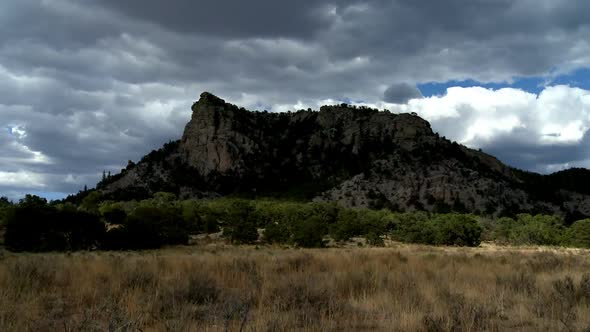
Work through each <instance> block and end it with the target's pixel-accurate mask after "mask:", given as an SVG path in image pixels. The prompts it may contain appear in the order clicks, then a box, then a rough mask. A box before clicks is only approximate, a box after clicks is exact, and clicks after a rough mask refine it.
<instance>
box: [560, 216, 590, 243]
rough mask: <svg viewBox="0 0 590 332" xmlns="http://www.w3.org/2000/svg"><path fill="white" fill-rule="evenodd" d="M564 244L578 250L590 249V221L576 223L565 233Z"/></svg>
mask: <svg viewBox="0 0 590 332" xmlns="http://www.w3.org/2000/svg"><path fill="white" fill-rule="evenodd" d="M563 243H564V244H565V245H568V246H572V247H578V248H590V219H584V220H578V221H576V222H574V223H573V224H572V225H571V226H570V227H569V229H568V230H567V231H566V232H565V236H564V240H563Z"/></svg>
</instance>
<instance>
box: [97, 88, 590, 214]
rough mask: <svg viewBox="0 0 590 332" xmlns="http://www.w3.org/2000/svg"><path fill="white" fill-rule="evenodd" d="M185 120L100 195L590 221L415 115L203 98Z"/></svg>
mask: <svg viewBox="0 0 590 332" xmlns="http://www.w3.org/2000/svg"><path fill="white" fill-rule="evenodd" d="M192 111H193V114H192V118H191V120H190V122H189V123H188V124H187V125H186V128H185V131H184V134H183V136H182V138H181V140H180V141H178V142H171V143H168V144H167V145H165V147H164V148H163V149H161V150H159V151H154V152H152V153H151V154H149V155H147V156H146V157H144V158H143V159H142V161H140V162H139V163H137V164H133V163H129V166H128V167H127V169H125V170H124V171H123V172H122V173H121V174H119V175H117V176H115V177H113V179H110V180H109V181H106V182H105V183H102V184H100V186H99V188H100V189H101V190H102V191H103V192H104V193H107V194H109V193H116V192H120V191H121V190H123V191H124V190H127V191H129V190H130V188H135V189H134V190H136V191H137V190H139V191H141V192H143V193H144V194H150V193H153V192H155V191H161V190H165V191H173V192H176V193H177V194H179V195H180V196H182V197H214V196H217V195H225V194H229V193H249V194H252V195H271V194H272V195H276V194H279V195H284V194H285V193H288V194H289V195H300V197H304V198H309V199H314V200H316V201H325V200H330V201H338V202H340V203H341V204H343V205H346V206H359V207H373V208H381V207H389V208H392V209H400V210H414V209H424V210H429V211H446V210H464V211H471V212H481V213H488V214H498V213H502V212H504V213H506V212H511V213H514V212H519V211H527V212H535V211H545V212H547V211H549V212H559V211H564V210H565V211H566V212H567V211H568V210H571V209H581V210H583V211H584V213H586V212H588V213H590V211H588V210H589V208H588V203H587V201H588V200H587V198H588V196H587V195H583V194H582V193H576V194H575V195H570V196H571V197H572V201H571V202H566V203H567V204H565V203H564V202H560V203H556V202H554V201H551V200H543V199H539V198H538V197H536V195H534V194H535V193H534V192H531V190H530V188H529V187H527V183H528V182H526V181H530V180H526V181H525V180H523V179H525V178H526V179H530V178H531V175H527V177H523V174H524V175H526V174H525V173H523V172H520V171H519V172H520V173H519V172H516V171H515V170H513V169H511V168H510V167H507V166H506V165H504V164H502V163H501V162H500V161H498V160H497V159H496V158H494V157H493V156H490V155H488V154H485V153H483V152H481V151H476V150H472V149H468V148H466V147H464V146H461V145H459V144H457V143H454V142H451V141H449V140H447V139H445V138H441V137H440V136H439V135H438V134H436V133H434V132H433V131H432V129H431V127H430V124H429V123H428V122H427V121H425V120H424V119H422V118H420V117H418V116H417V115H415V114H393V113H390V112H389V111H378V110H375V109H370V108H366V107H360V108H357V107H350V106H348V105H345V104H342V105H336V106H322V107H321V108H320V110H319V111H311V110H309V111H297V112H288V113H268V112H250V111H247V110H245V109H243V108H238V107H237V106H235V105H231V104H228V103H226V102H225V101H224V100H222V99H220V98H218V97H216V96H214V95H212V94H210V93H207V92H204V93H203V94H201V97H200V99H199V101H198V102H196V103H195V104H194V105H193V106H192ZM534 176H537V175H534ZM131 192H132V193H133V190H132V191H131ZM562 203H563V204H562Z"/></svg>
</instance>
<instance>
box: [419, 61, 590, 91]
mask: <svg viewBox="0 0 590 332" xmlns="http://www.w3.org/2000/svg"><path fill="white" fill-rule="evenodd" d="M551 85H569V86H572V87H578V88H581V89H586V90H590V68H583V69H578V70H575V71H573V72H571V73H568V74H564V75H558V76H556V77H554V78H550V77H545V76H535V77H517V78H515V79H514V81H513V82H512V83H508V82H491V83H482V82H478V81H475V80H463V81H456V80H451V81H447V82H427V83H422V84H417V85H416V86H417V87H418V89H420V91H421V92H422V94H423V95H424V96H425V97H431V96H442V95H444V94H445V93H446V92H447V88H449V87H454V86H459V87H465V88H466V87H473V86H478V87H483V88H487V89H494V90H498V89H502V88H515V89H521V90H524V91H527V92H531V93H535V94H539V93H540V92H541V91H543V89H544V88H545V87H546V86H551Z"/></svg>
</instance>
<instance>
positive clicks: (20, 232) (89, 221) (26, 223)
mask: <svg viewBox="0 0 590 332" xmlns="http://www.w3.org/2000/svg"><path fill="white" fill-rule="evenodd" d="M104 232H105V226H104V223H102V222H101V221H100V220H99V218H98V216H96V215H94V214H91V213H87V212H84V211H78V210H76V209H75V207H72V206H67V205H66V206H63V207H62V208H61V209H58V208H56V207H54V206H50V205H48V204H47V201H46V200H45V199H43V198H40V197H37V196H31V195H27V196H26V197H25V198H24V199H23V200H21V201H20V203H19V204H18V205H17V206H14V207H12V208H11V209H10V210H9V212H8V215H7V218H6V234H5V235H4V239H5V244H6V247H7V248H8V249H10V250H13V251H52V250H81V249H92V248H95V247H98V245H99V243H100V241H101V240H102V238H103V235H104Z"/></svg>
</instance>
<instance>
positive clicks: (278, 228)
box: [263, 222, 292, 243]
mask: <svg viewBox="0 0 590 332" xmlns="http://www.w3.org/2000/svg"><path fill="white" fill-rule="evenodd" d="M291 238H292V232H291V229H290V228H289V227H288V226H287V225H286V224H285V223H278V222H273V223H270V224H268V225H266V228H265V229H264V233H263V239H264V241H265V242H268V243H290V242H291V241H292V239H291Z"/></svg>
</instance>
